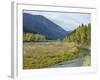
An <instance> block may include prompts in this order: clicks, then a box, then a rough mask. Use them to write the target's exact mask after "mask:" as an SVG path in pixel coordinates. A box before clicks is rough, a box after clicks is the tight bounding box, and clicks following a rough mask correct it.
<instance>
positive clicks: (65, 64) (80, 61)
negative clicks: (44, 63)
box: [49, 49, 90, 68]
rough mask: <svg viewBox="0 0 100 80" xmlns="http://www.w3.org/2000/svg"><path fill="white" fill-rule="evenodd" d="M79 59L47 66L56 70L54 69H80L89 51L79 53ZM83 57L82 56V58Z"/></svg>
mask: <svg viewBox="0 0 100 80" xmlns="http://www.w3.org/2000/svg"><path fill="white" fill-rule="evenodd" d="M80 55H81V57H80V58H78V59H74V60H70V61H64V62H61V63H58V64H55V65H52V66H49V67H50V68H56V67H80V66H83V61H84V57H85V56H87V55H88V56H90V49H84V50H82V51H81V52H80ZM82 55H83V56H82Z"/></svg>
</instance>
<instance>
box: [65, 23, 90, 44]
mask: <svg viewBox="0 0 100 80" xmlns="http://www.w3.org/2000/svg"><path fill="white" fill-rule="evenodd" d="M64 41H67V42H76V43H78V44H86V45H87V44H90V42H91V24H87V25H86V24H81V25H79V26H78V28H77V29H75V30H74V31H72V32H71V33H70V34H69V35H67V36H66V37H65V38H64Z"/></svg>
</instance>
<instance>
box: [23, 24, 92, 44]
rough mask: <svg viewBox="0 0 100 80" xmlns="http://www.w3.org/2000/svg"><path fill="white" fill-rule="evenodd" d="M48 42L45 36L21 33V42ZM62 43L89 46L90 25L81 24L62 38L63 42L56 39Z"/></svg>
mask: <svg viewBox="0 0 100 80" xmlns="http://www.w3.org/2000/svg"><path fill="white" fill-rule="evenodd" d="M46 40H49V39H48V38H47V36H45V35H42V34H39V33H30V32H24V33H23V41H24V42H25V41H26V42H31V41H46ZM58 40H59V41H63V42H75V43H79V44H80V43H82V44H84V43H86V44H90V42H91V24H90V23H89V24H87V25H86V24H81V25H79V26H78V27H77V28H76V29H75V30H74V31H72V32H70V33H69V34H68V35H67V36H65V37H64V39H63V40H61V39H57V41H58Z"/></svg>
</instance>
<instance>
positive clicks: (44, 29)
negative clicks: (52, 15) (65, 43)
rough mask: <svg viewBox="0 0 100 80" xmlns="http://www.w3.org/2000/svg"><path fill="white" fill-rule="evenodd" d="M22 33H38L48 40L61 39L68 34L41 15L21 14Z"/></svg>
mask: <svg viewBox="0 0 100 80" xmlns="http://www.w3.org/2000/svg"><path fill="white" fill-rule="evenodd" d="M23 31H24V32H31V33H39V34H42V35H45V36H47V37H48V38H49V39H54V40H56V39H63V38H64V37H65V36H66V35H67V34H68V32H67V31H65V30H64V29H63V28H61V27H60V26H58V25H57V24H55V23H54V22H52V21H50V20H49V19H47V18H46V17H44V16H42V15H32V14H29V13H23Z"/></svg>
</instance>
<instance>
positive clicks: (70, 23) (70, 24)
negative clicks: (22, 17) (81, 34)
mask: <svg viewBox="0 0 100 80" xmlns="http://www.w3.org/2000/svg"><path fill="white" fill-rule="evenodd" d="M24 13H29V14H32V15H42V16H44V17H46V18H47V19H49V20H51V21H52V22H54V23H55V24H57V25H59V26H60V27H61V28H63V29H64V30H66V31H71V30H74V29H76V28H77V27H78V25H80V24H88V23H91V14H90V13H75V12H48V11H32V10H24Z"/></svg>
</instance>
